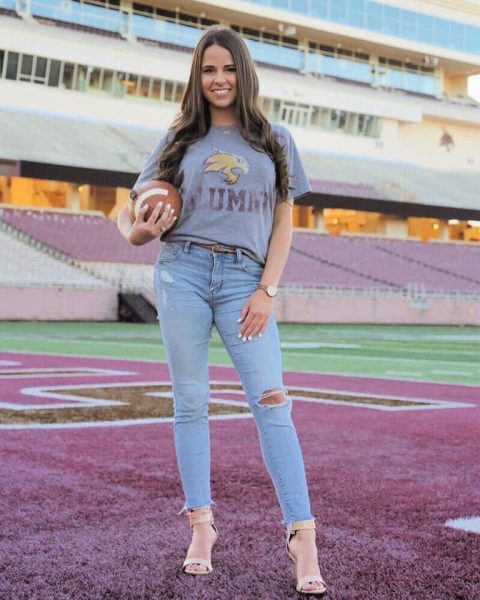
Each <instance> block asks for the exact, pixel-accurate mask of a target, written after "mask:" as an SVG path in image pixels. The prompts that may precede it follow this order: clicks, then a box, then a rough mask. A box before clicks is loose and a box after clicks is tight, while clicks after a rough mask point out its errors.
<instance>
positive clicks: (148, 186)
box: [128, 179, 182, 223]
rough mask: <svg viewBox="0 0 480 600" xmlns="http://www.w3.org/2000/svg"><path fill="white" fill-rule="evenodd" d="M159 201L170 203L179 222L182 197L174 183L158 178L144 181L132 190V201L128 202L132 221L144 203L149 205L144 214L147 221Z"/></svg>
mask: <svg viewBox="0 0 480 600" xmlns="http://www.w3.org/2000/svg"><path fill="white" fill-rule="evenodd" d="M159 202H163V204H164V206H166V205H167V204H170V206H171V207H172V208H173V210H174V216H175V217H177V221H176V223H177V222H178V218H179V216H180V212H181V210H182V198H181V196H180V194H179V192H178V190H177V188H176V187H175V186H174V185H172V184H171V183H169V182H168V181H160V180H157V179H153V180H151V181H147V182H145V183H142V184H141V185H139V186H138V187H136V188H134V189H133V190H132V191H131V193H130V202H129V203H128V213H129V215H130V220H131V222H132V223H133V222H134V221H135V219H136V218H137V215H138V213H139V212H140V210H141V208H142V206H143V205H144V204H147V205H148V209H147V211H146V212H145V215H144V220H145V221H147V220H148V219H149V218H150V216H151V214H152V211H153V209H154V208H155V206H157V204H158V203H159Z"/></svg>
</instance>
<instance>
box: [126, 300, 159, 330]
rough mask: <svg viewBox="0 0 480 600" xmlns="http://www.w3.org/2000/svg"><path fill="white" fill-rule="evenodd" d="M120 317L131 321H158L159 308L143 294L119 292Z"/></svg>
mask: <svg viewBox="0 0 480 600" xmlns="http://www.w3.org/2000/svg"><path fill="white" fill-rule="evenodd" d="M118 318H119V320H120V321H127V322H129V323H157V322H158V319H157V310H156V308H155V307H154V306H153V305H152V304H151V303H150V302H149V301H148V299H147V298H146V297H145V296H144V295H143V294H126V293H119V294H118Z"/></svg>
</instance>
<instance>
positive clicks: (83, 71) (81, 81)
mask: <svg viewBox="0 0 480 600" xmlns="http://www.w3.org/2000/svg"><path fill="white" fill-rule="evenodd" d="M76 67H77V68H76V77H75V84H74V87H73V89H75V90H77V91H78V92H86V91H87V77H88V67H87V66H86V65H76Z"/></svg>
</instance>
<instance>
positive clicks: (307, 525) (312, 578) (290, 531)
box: [286, 519, 327, 596]
mask: <svg viewBox="0 0 480 600" xmlns="http://www.w3.org/2000/svg"><path fill="white" fill-rule="evenodd" d="M300 529H315V521H314V520H313V519H309V520H307V521H295V522H294V523H289V524H288V525H287V541H286V547H287V554H288V556H289V557H290V558H291V559H292V560H293V562H294V563H295V569H296V567H297V561H296V559H295V557H294V556H293V554H292V553H291V552H290V548H289V542H290V540H291V539H292V537H293V536H294V535H295V534H296V532H297V531H299V530H300ZM316 581H320V582H321V583H323V585H324V586H325V587H324V589H322V588H319V589H318V590H304V589H303V586H304V585H305V584H307V583H314V582H316ZM296 589H297V592H298V593H299V594H314V595H316V596H324V595H325V593H326V592H327V584H326V583H325V581H324V580H323V578H322V577H321V575H305V577H301V578H300V579H299V580H298V581H297V588H296Z"/></svg>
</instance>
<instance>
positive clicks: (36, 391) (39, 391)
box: [0, 380, 475, 430]
mask: <svg viewBox="0 0 480 600" xmlns="http://www.w3.org/2000/svg"><path fill="white" fill-rule="evenodd" d="M210 383H212V384H220V385H225V386H230V385H232V384H233V385H239V383H238V382H236V381H217V380H212V381H211V382H210ZM157 385H171V383H170V382H169V381H157V382H152V381H148V382H126V383H113V384H100V383H99V384H96V385H87V386H85V385H80V384H76V385H68V386H48V387H45V388H27V389H24V390H22V393H26V394H28V395H38V396H41V397H47V398H55V399H63V400H74V401H76V402H77V403H78V404H79V405H80V406H81V405H83V406H85V405H86V406H94V405H96V406H105V405H110V406H112V405H122V404H123V405H125V404H128V403H126V402H118V401H113V400H98V399H96V398H88V397H80V396H73V395H71V396H70V395H67V394H55V393H52V392H54V391H55V390H60V389H71V390H73V389H85V387H89V388H94V389H96V388H102V387H109V388H114V387H135V386H144V387H146V386H157ZM291 387H292V389H293V388H294V389H295V391H296V392H298V391H300V392H302V391H308V392H312V391H318V392H323V393H331V394H335V393H336V394H344V395H345V394H348V395H349V396H351V397H363V396H364V395H365V394H361V393H359V392H346V391H345V390H338V391H337V390H319V389H317V388H306V387H300V386H291ZM215 391H216V392H217V391H220V390H215ZM229 391H231V390H229ZM239 392H240V391H239ZM368 395H369V396H370V397H372V398H380V399H381V398H387V399H393V400H408V401H410V402H428V403H429V404H428V405H426V406H425V405H419V406H398V407H395V406H382V405H374V404H364V403H361V402H348V401H345V400H334V399H328V398H311V397H306V396H302V395H300V394H298V393H295V394H292V395H291V397H292V399H294V400H295V401H298V400H300V401H304V402H313V403H318V404H333V405H339V404H340V405H345V406H356V407H359V408H371V409H376V410H383V411H401V410H425V409H426V410H429V409H437V408H465V407H475V405H473V404H467V403H461V402H445V401H442V400H429V399H421V398H409V397H404V396H387V395H385V394H368ZM211 402H216V400H211ZM219 403H220V404H229V405H236V406H238V405H240V404H242V405H243V406H245V407H246V406H248V405H247V403H246V402H243V403H240V402H236V401H233V400H224V401H220V402H219ZM72 406H74V405H73V404H72V403H68V404H63V405H62V404H61V403H58V404H57V405H50V406H45V405H40V406H39V408H40V409H49V408H63V407H65V408H71V407H72ZM77 407H78V405H77ZM15 408H18V407H17V406H15ZM28 408H32V405H31V406H30V407H28ZM251 416H252V414H251V413H239V414H232V415H215V416H212V417H209V418H210V419H238V418H246V417H251ZM172 422H173V417H164V418H151V419H127V420H123V419H120V420H115V421H94V422H83V423H29V424H21V423H16V424H1V425H0V430H22V429H74V428H81V427H112V426H123V425H144V424H151V423H172Z"/></svg>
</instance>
